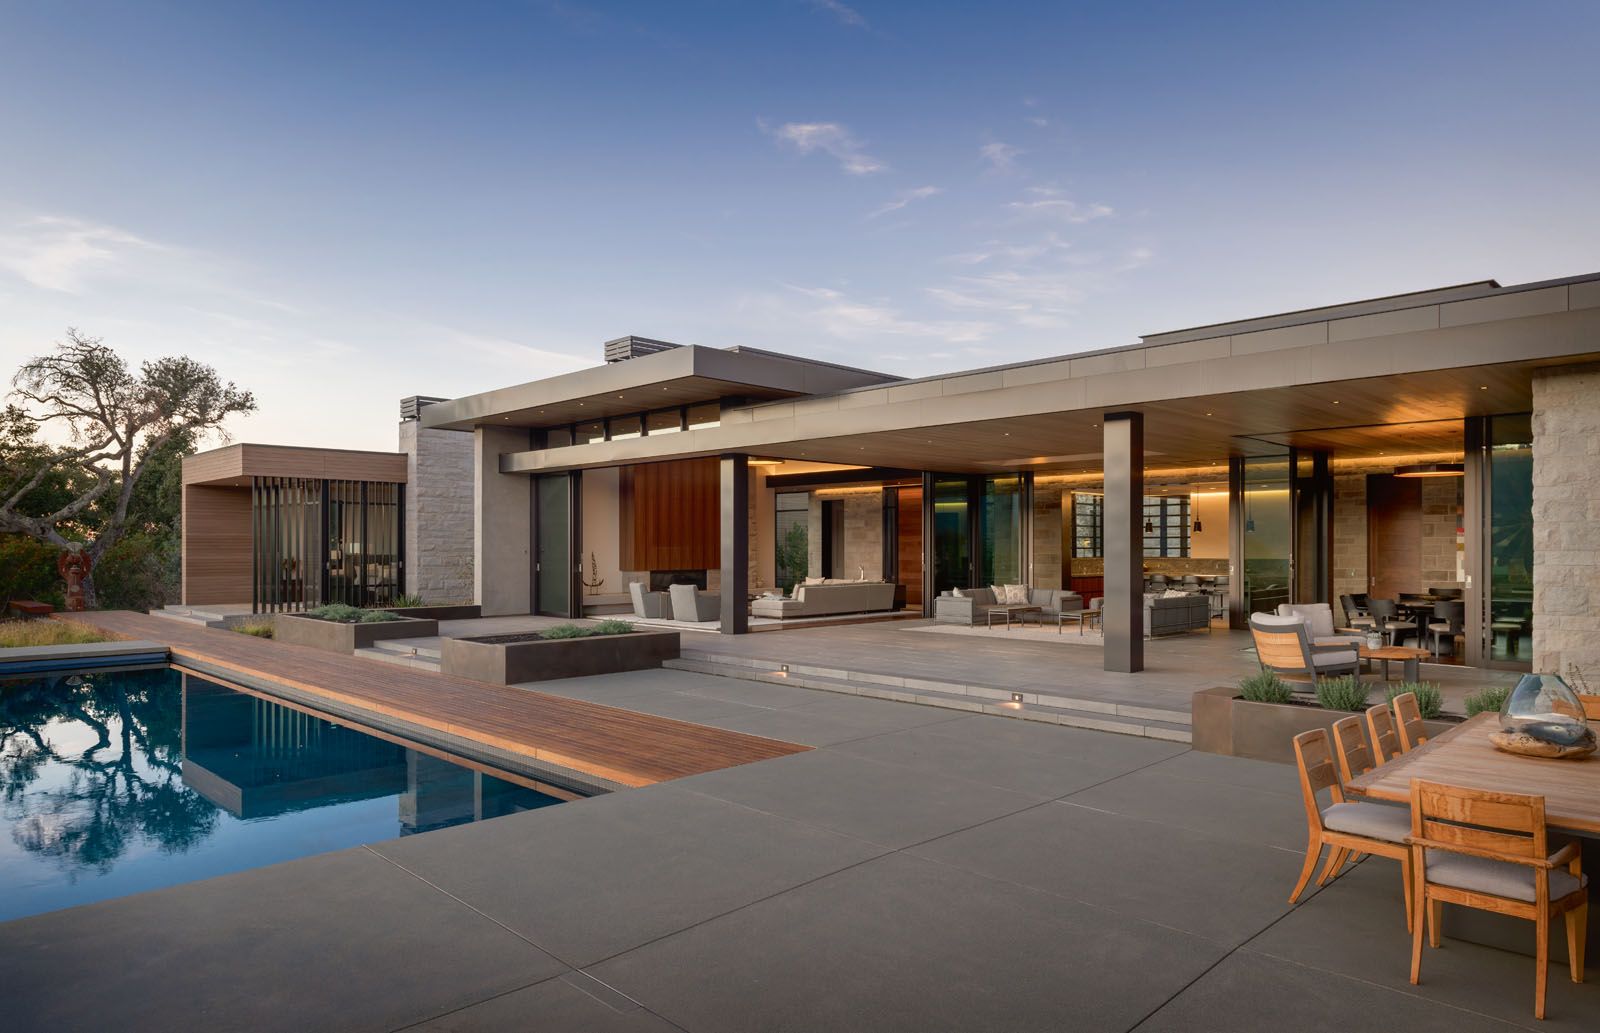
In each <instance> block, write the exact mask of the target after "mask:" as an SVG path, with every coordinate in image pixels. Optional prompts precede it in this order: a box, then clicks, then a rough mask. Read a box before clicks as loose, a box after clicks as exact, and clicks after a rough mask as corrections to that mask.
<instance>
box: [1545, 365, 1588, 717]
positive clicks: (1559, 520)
mask: <svg viewBox="0 0 1600 1033" xmlns="http://www.w3.org/2000/svg"><path fill="white" fill-rule="evenodd" d="M1597 403H1600V366H1593V365H1590V366H1570V367H1563V368H1560V369H1549V370H1541V371H1539V372H1538V373H1536V374H1534V378H1533V555H1534V565H1533V669H1534V670H1535V671H1551V672H1556V673H1559V674H1561V675H1564V676H1566V677H1567V678H1568V680H1569V681H1572V682H1573V684H1574V687H1575V688H1578V689H1579V690H1580V691H1582V690H1583V687H1584V686H1585V685H1587V687H1588V691H1591V692H1600V591H1596V588H1595V583H1596V577H1597V575H1600V404H1597Z"/></svg>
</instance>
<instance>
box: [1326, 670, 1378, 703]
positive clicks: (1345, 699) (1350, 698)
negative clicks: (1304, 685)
mask: <svg viewBox="0 0 1600 1033" xmlns="http://www.w3.org/2000/svg"><path fill="white" fill-rule="evenodd" d="M1317 702H1318V703H1320V704H1322V705H1323V706H1324V707H1327V708H1328V709H1329V710H1360V709H1361V708H1362V707H1364V706H1366V705H1367V686H1366V683H1365V682H1363V681H1362V680H1361V679H1360V678H1357V677H1355V676H1354V675H1350V674H1344V675H1340V676H1339V677H1337V678H1318V679H1317Z"/></svg>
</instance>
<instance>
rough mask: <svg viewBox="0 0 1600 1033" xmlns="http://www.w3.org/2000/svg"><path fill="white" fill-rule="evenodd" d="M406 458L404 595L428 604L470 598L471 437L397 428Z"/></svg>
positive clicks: (413, 424)
mask: <svg viewBox="0 0 1600 1033" xmlns="http://www.w3.org/2000/svg"><path fill="white" fill-rule="evenodd" d="M400 451H402V452H404V453H405V454H406V540H405V550H406V579H405V590H406V591H407V592H411V593H416V594H419V595H421V596H422V597H423V598H425V599H427V600H428V601H429V602H435V601H437V602H465V601H468V600H470V599H471V598H472V592H473V587H472V586H473V577H472V522H473V515H472V435H471V434H469V433H467V432H465V431H458V430H424V429H423V427H422V424H421V423H419V422H418V421H416V420H402V421H401V422H400Z"/></svg>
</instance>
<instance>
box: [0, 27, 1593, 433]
mask: <svg viewBox="0 0 1600 1033" xmlns="http://www.w3.org/2000/svg"><path fill="white" fill-rule="evenodd" d="M1597 45H1600V5H1596V4H1592V3H1581V2H1563V3H1539V2H1533V3H1525V4H1505V3H1468V2H1456V3H1403V4H1395V3H1381V4H1337V3H1323V4H1309V3H1307V4H1299V3H1270V4H1227V3H1207V4H1192V3H1191V4H1135V3H1107V4H1061V3H1054V4H1035V3H986V4H981V5H980V4H957V3H939V4H933V3H920V4H895V3H878V2H870V0H860V2H852V3H850V4H849V5H848V6H847V5H845V4H844V3H841V2H825V0H817V2H808V0H772V2H770V3H734V2H723V3H712V2H685V3H665V2H657V3H635V4H626V3H602V2H580V0H552V2H536V0H528V2H524V3H448V4H444V3H440V4H404V3H383V4H334V3H320V4H295V3H270V4H266V3H263V4H245V3H231V2H220V3H178V2H157V0H149V2H144V3H140V4H125V3H115V4H85V3H74V2H71V0H57V2H52V3H49V4H36V3H23V2H16V0H0V371H4V372H6V373H8V374H9V371H10V370H12V369H14V368H15V366H16V364H17V363H18V362H20V361H21V360H22V359H23V358H24V357H25V356H27V355H29V354H33V353H36V352H38V351H41V350H43V349H44V348H46V347H48V346H49V344H50V342H51V341H52V340H55V339H57V338H59V337H60V336H61V334H62V332H63V330H64V329H65V327H67V326H69V325H72V326H77V327H79V328H80V329H82V330H84V331H86V332H89V333H92V334H97V335H101V336H104V337H105V338H106V339H107V340H108V342H110V343H112V344H115V345H117V346H118V347H119V348H121V349H122V350H124V351H125V352H126V353H127V354H129V355H131V356H135V357H142V356H153V355H158V354H164V353H170V352H180V351H181V352H186V353H188V354H191V355H194V356H196V357H199V358H204V359H206V360H207V361H210V362H212V363H213V364H214V365H216V366H217V367H218V368H219V369H220V370H221V371H222V372H223V373H224V374H225V375H226V376H228V377H230V378H232V379H234V380H236V381H238V382H239V383H240V384H242V385H243V386H247V387H250V388H253V389H254V390H256V392H257V393H258V395H259V396H260V397H261V402H262V412H261V413H260V414H259V415H257V416H254V417H251V418H249V419H247V420H242V421H239V422H238V423H237V424H235V425H234V426H233V427H232V428H231V429H232V431H233V433H234V435H235V436H236V437H237V438H238V439H241V440H252V441H282V442H286V443H295V444H322V445H337V446H344V447H367V448H392V447H394V426H393V424H394V421H395V419H396V414H397V408H396V406H397V402H398V399H399V398H400V397H401V396H403V395H408V394H418V393H422V394H438V395H455V394H463V393H468V392H472V391H478V390H485V389H488V388H492V387H497V386H503V385H505V384H509V383H516V382H520V381H524V380H531V379H535V378H538V377H541V376H546V375H549V374H552V373H556V372H563V371H566V370H569V369H575V368H579V367H581V366H585V365H591V364H593V363H594V362H596V361H597V360H598V358H599V355H600V345H601V342H602V341H604V340H605V339H607V338H609V337H615V336H619V335H621V334H625V333H636V334H642V335H646V336H654V337H662V338H666V339H668V340H674V341H681V342H693V343H700V344H707V345H715V346H728V345H736V344H746V345H754V346H757V347H765V348H774V349H778V350H786V351H793V352H796V353H800V354H805V355H811V356H815V357H818V358H822V359H827V360H831V361H837V362H846V363H850V364H855V365H861V366H867V367H871V368H880V369H885V370H888V371H891V372H900V373H905V374H908V375H919V374H927V373H934V372H940V371H944V370H951V369H962V368H969V367H975V366H981V365H987V364H993V363H997V362H1008V361H1015V360H1019V359H1024V358H1030V357H1036V356H1042V355H1052V354H1063V353H1067V352H1073V351H1081V350H1086V349H1092V348H1103V347H1109V346H1114V345H1120V344H1126V343H1131V342H1132V341H1134V340H1135V339H1136V338H1137V335H1139V334H1140V333H1151V332H1155V331H1159V330H1166V329H1174V328H1177V327H1182V326H1190V325H1196V324H1202V323H1207V322H1213V321H1216V320H1221V319H1228V318H1234V317H1241V316H1248V315H1255V314H1262V313H1266V312H1272V311H1279V310H1284V309H1293V308H1300V307H1305V306H1309V305H1316V304H1322V303H1330V302H1336V301H1342V300H1350V299H1354V298H1360V297H1366V296H1371V295H1374V294H1385V293H1394V292H1398V291H1406V290H1417V289H1422V288H1426V287H1430V286H1438V285H1442V284H1446V283H1455V282H1461V281H1465V280H1474V279H1480V278H1484V277H1497V278H1499V279H1500V280H1501V281H1502V282H1505V283H1513V282H1522V281H1527V280H1534V279H1541V278H1547V277H1554V276H1563V275H1571V274H1576V273H1582V272H1591V271H1594V270H1596V269H1600V253H1597V252H1600V197H1597V195H1596V192H1595V183H1597V182H1600V167H1597V166H1600V132H1597V130H1600V125H1597V122H1600V119H1597V117H1596V114H1595V109H1594V98H1595V96H1596V95H1597V87H1600V73H1597V72H1596V70H1595V69H1596V65H1595V60H1594V55H1595V53H1596V51H1597Z"/></svg>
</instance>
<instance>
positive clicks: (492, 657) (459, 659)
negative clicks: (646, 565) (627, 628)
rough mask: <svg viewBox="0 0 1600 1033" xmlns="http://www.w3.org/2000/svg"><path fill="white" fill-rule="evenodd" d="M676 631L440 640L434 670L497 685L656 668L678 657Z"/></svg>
mask: <svg viewBox="0 0 1600 1033" xmlns="http://www.w3.org/2000/svg"><path fill="white" fill-rule="evenodd" d="M678 641H679V640H678V633H677V632H676V631H632V632H629V633H628V634H626V635H593V636H590V637H588V638H558V639H529V640H527V641H523V642H483V641H479V640H476V639H470V638H447V639H444V640H442V641H441V643H440V649H439V669H440V670H441V671H443V672H444V673H445V674H454V675H458V676H460V677H462V678H472V679H474V680H475V681H486V682H493V683H495V684H496V685H515V684H516V683H518V682H528V681H551V680H553V679H556V678H582V677H585V676H587V675H591V674H617V673H619V672H621V671H645V670H652V669H654V668H657V667H660V666H661V662H662V661H663V660H675V659H677V657H678Z"/></svg>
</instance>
